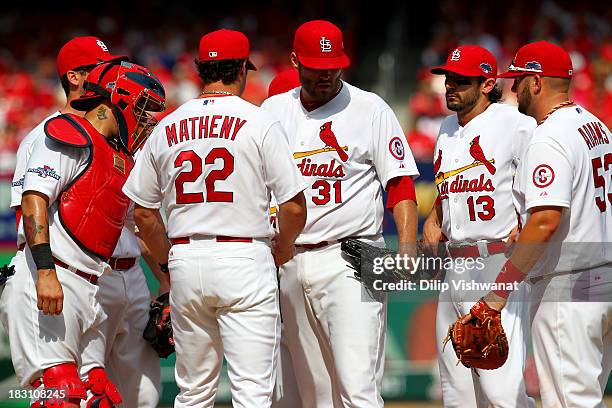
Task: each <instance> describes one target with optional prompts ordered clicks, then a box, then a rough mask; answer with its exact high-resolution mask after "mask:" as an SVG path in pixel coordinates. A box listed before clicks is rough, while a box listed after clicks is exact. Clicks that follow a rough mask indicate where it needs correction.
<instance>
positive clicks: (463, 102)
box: [446, 89, 479, 112]
mask: <svg viewBox="0 0 612 408" xmlns="http://www.w3.org/2000/svg"><path fill="white" fill-rule="evenodd" d="M453 95H455V96H456V99H454V100H449V99H448V94H447V95H446V107H447V108H448V109H449V110H451V111H453V112H461V111H464V110H466V109H469V108H471V107H472V106H474V105H476V102H478V97H479V93H478V89H473V90H471V91H469V92H466V93H465V94H463V95H459V94H453Z"/></svg>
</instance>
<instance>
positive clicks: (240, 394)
mask: <svg viewBox="0 0 612 408" xmlns="http://www.w3.org/2000/svg"><path fill="white" fill-rule="evenodd" d="M168 266H169V269H170V281H171V287H172V289H171V291H170V310H171V317H172V329H173V331H174V340H175V342H176V367H175V376H176V383H177V385H178V386H179V388H180V393H179V394H178V395H177V397H176V399H175V405H174V406H175V408H182V407H202V408H203V407H211V408H212V407H213V406H214V402H215V397H216V394H217V387H218V384H219V373H220V369H221V365H222V362H223V357H224V356H225V359H226V360H227V368H228V375H229V379H230V382H231V393H232V405H233V406H234V407H235V408H253V407H258V408H259V407H261V408H265V407H270V405H271V401H272V393H273V391H274V384H275V380H276V378H275V376H276V361H277V357H278V347H279V340H280V314H279V308H278V286H277V280H276V268H275V266H274V261H273V259H272V253H271V249H270V245H269V243H268V242H264V241H253V243H243V242H216V241H215V240H214V239H202V240H193V239H192V240H191V243H190V244H183V245H174V246H173V247H172V249H171V250H170V256H169V263H168Z"/></svg>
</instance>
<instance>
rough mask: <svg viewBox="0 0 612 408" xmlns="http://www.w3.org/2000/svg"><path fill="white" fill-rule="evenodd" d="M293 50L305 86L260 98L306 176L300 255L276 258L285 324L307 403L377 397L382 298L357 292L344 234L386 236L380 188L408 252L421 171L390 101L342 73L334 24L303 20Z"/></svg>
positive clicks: (376, 400) (361, 403)
mask: <svg viewBox="0 0 612 408" xmlns="http://www.w3.org/2000/svg"><path fill="white" fill-rule="evenodd" d="M291 60H292V62H293V64H294V66H295V67H296V68H297V69H298V71H299V78H300V82H301V87H300V88H296V89H294V90H292V91H290V92H287V93H283V94H280V95H276V96H273V97H271V98H269V99H268V100H266V101H265V102H264V104H263V105H262V106H263V107H264V108H265V109H267V110H269V111H270V112H272V113H274V114H275V115H276V117H278V118H279V119H280V120H281V123H282V124H283V126H284V128H285V129H287V131H288V136H289V144H290V147H291V148H292V150H293V157H294V159H295V163H296V164H297V167H298V168H299V169H300V171H301V172H302V175H303V176H304V177H305V178H306V180H307V181H308V183H309V185H310V187H309V188H308V189H307V190H306V203H307V206H308V217H307V221H306V227H305V228H304V231H303V233H302V234H301V235H300V237H299V238H298V240H297V243H298V245H297V253H296V256H295V258H294V259H293V260H292V261H290V262H288V263H287V264H285V265H283V266H282V267H281V268H280V287H281V308H282V311H283V318H284V325H285V331H284V333H283V334H285V335H286V336H287V339H286V341H287V345H288V347H289V350H290V354H291V358H292V362H293V366H294V368H295V370H294V371H295V376H296V378H297V382H298V388H299V392H300V397H301V399H302V405H303V406H304V407H315V406H316V407H332V406H347V407H348V406H351V407H353V406H358V407H382V406H383V400H382V397H381V381H382V374H383V369H384V349H385V346H384V345H385V332H386V301H385V300H384V299H382V300H380V299H379V300H374V299H371V298H369V297H368V296H369V295H368V294H365V293H364V294H362V286H361V284H360V282H358V281H356V280H355V279H352V278H351V277H352V276H353V273H352V272H353V271H352V270H351V269H350V268H349V267H348V266H347V262H346V261H345V260H344V259H343V258H342V256H341V250H340V240H341V239H343V238H347V237H359V238H361V239H363V240H365V241H367V242H374V243H377V244H379V245H384V240H383V238H382V218H383V211H384V209H383V205H382V188H385V189H386V190H387V192H388V193H389V200H388V204H387V207H388V208H389V209H391V211H392V212H393V216H394V218H395V222H396V224H397V227H398V234H399V235H398V237H399V242H400V250H401V251H403V253H406V254H408V253H409V249H410V248H408V247H409V246H410V244H414V243H415V240H416V225H417V224H416V219H417V216H416V203H415V194H414V184H413V180H412V177H414V176H417V175H418V171H417V168H416V165H415V163H414V159H413V157H412V154H411V152H410V150H409V149H408V148H407V146H406V141H405V139H404V136H403V131H402V129H401V127H400V125H399V123H398V121H397V119H396V117H395V115H394V113H393V111H392V110H391V109H390V108H389V106H388V105H387V104H386V103H385V102H384V101H383V100H382V99H380V98H379V97H378V96H377V95H375V94H372V93H369V92H365V91H363V90H360V89H358V88H356V87H354V86H352V85H350V84H348V83H346V82H345V81H343V80H342V79H341V75H342V70H343V69H344V68H346V67H347V66H348V65H349V59H348V57H347V56H346V54H345V53H344V49H343V45H342V32H341V31H340V29H339V28H338V27H336V26H335V25H334V24H332V23H330V22H328V21H323V20H315V21H310V22H307V23H304V24H303V25H301V26H300V27H299V28H298V29H297V31H296V33H295V38H294V52H293V53H292V55H291ZM281 221H282V217H281ZM364 292H365V291H364ZM362 296H366V297H362ZM312 349H314V351H311V350H312ZM321 364H323V367H321V366H320V365H321ZM320 372H327V373H328V374H327V375H326V376H325V377H323V378H321V376H319V375H318V373H320ZM331 384H333V396H332V398H330V396H329V395H328V394H329V393H328V392H327V389H328V388H329V387H331V386H332V385H331Z"/></svg>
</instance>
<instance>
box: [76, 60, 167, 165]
mask: <svg viewBox="0 0 612 408" xmlns="http://www.w3.org/2000/svg"><path fill="white" fill-rule="evenodd" d="M83 88H84V89H85V90H86V93H85V94H84V95H83V96H81V97H80V98H79V99H75V100H74V101H72V102H71V103H70V105H71V106H72V107H73V108H74V109H77V110H81V111H89V110H91V109H93V108H94V107H95V106H96V105H98V104H99V103H100V102H101V101H102V100H103V99H108V100H110V102H111V103H112V105H113V113H114V115H115V119H116V120H117V124H118V127H119V141H120V142H121V144H122V145H123V147H125V149H126V150H127V151H128V152H129V153H130V154H134V152H135V151H136V150H137V149H138V148H139V147H140V146H141V145H142V143H144V141H145V140H146V139H147V137H148V135H149V132H150V130H151V129H152V128H153V126H155V124H156V123H157V120H156V119H155V118H153V117H152V116H151V115H150V114H148V113H147V111H149V112H161V111H163V110H164V109H165V104H166V93H165V91H164V87H163V85H162V84H161V82H160V81H159V79H157V77H156V76H155V75H153V74H152V73H151V72H150V71H149V70H148V69H146V68H145V67H142V66H140V65H136V64H133V63H130V62H120V63H118V62H110V63H106V64H101V65H98V66H97V67H96V68H94V69H93V70H92V71H91V72H90V73H89V76H88V77H87V80H86V81H85V84H84V85H83Z"/></svg>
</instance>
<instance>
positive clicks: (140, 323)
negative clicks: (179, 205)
mask: <svg viewBox="0 0 612 408" xmlns="http://www.w3.org/2000/svg"><path fill="white" fill-rule="evenodd" d="M98 287H99V290H98V300H99V302H100V305H101V306H102V309H103V310H104V312H105V313H106V315H107V318H106V320H105V321H104V322H102V324H101V325H100V330H101V332H102V334H103V337H101V338H99V339H97V341H96V340H94V341H90V342H87V343H86V344H84V349H83V352H82V356H83V364H82V366H81V368H80V370H79V371H80V374H81V378H82V379H87V373H88V372H89V370H91V369H92V368H94V367H96V366H97V365H98V364H97V362H98V361H100V360H101V361H104V367H105V371H106V373H107V375H108V377H109V378H110V379H111V381H112V382H113V383H114V384H115V385H116V386H117V389H118V390H119V393H120V394H121V397H122V399H123V402H122V403H121V404H120V405H117V407H118V408H119V407H122V408H132V407H134V408H155V407H157V403H158V401H159V392H160V368H159V357H158V356H157V353H156V352H155V350H153V348H152V347H151V345H150V344H149V343H147V342H146V341H145V340H144V338H143V337H142V333H143V331H144V328H145V326H146V324H147V321H148V320H149V304H150V302H151V297H150V296H151V295H150V292H149V288H148V287H147V281H146V278H145V276H144V272H143V270H142V268H141V267H140V264H139V263H138V262H137V263H136V265H134V266H133V267H131V268H130V269H127V270H114V271H112V272H111V273H109V274H104V275H102V276H101V277H100V279H99V280H98Z"/></svg>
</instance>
